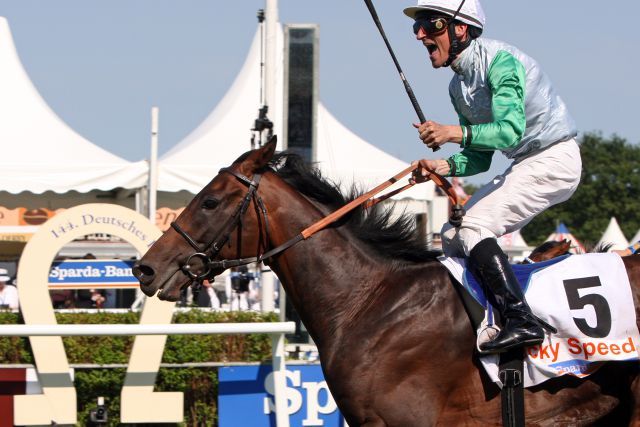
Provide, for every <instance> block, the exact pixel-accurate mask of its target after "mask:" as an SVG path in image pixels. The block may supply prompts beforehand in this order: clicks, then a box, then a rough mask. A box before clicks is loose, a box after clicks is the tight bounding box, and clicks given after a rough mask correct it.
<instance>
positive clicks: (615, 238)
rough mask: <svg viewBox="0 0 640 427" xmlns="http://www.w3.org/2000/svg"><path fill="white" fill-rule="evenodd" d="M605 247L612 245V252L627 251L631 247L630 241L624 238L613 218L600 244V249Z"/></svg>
mask: <svg viewBox="0 0 640 427" xmlns="http://www.w3.org/2000/svg"><path fill="white" fill-rule="evenodd" d="M604 245H612V246H611V249H610V250H621V249H626V248H627V247H628V246H629V241H628V240H627V238H626V237H624V233H622V230H621V229H620V225H619V224H618V221H617V220H616V218H615V217H611V220H609V225H608V226H607V229H606V230H605V232H604V234H603V235H602V237H601V238H600V241H599V242H598V246H599V247H602V246H604Z"/></svg>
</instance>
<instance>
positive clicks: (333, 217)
mask: <svg viewBox="0 0 640 427" xmlns="http://www.w3.org/2000/svg"><path fill="white" fill-rule="evenodd" d="M414 170H415V167H414V166H409V167H407V168H405V169H404V170H402V171H401V172H399V173H397V174H396V175H394V176H393V177H391V178H389V179H388V180H386V181H385V182H383V183H382V184H380V185H378V186H377V187H375V188H373V189H372V190H370V191H369V192H367V193H365V194H363V195H361V196H360V197H358V198H356V199H354V200H352V201H351V202H349V203H347V204H346V205H344V206H343V207H341V208H339V209H338V210H336V211H334V212H332V213H331V214H329V215H327V216H325V217H324V218H322V219H321V220H319V221H317V222H315V223H314V224H312V225H310V226H309V227H307V228H305V229H304V230H302V231H301V232H300V233H299V234H297V235H296V236H294V237H293V238H291V239H289V240H287V241H286V242H285V243H283V244H281V245H279V246H277V247H275V248H273V249H271V250H269V251H266V252H264V253H262V254H258V255H257V256H255V257H249V258H241V257H240V254H241V250H242V247H241V242H242V239H241V238H240V237H241V235H242V219H243V217H244V214H245V213H246V211H247V209H248V208H249V204H250V203H251V201H252V200H253V201H254V205H255V207H256V211H257V213H258V217H260V216H262V217H263V218H264V226H265V233H264V234H265V235H266V241H267V242H268V240H269V238H268V232H269V226H268V225H269V223H268V217H267V210H266V208H265V206H264V203H263V202H262V199H261V198H260V196H259V195H258V193H257V191H258V186H259V185H260V179H261V178H262V174H259V173H256V174H254V176H253V179H250V178H248V177H246V176H244V175H242V174H240V173H238V172H236V171H234V170H233V169H231V168H222V169H220V173H228V174H231V175H233V176H234V177H235V178H236V179H238V180H239V181H240V182H241V183H242V184H244V185H246V186H247V187H248V191H247V194H246V195H245V196H244V198H243V199H242V200H241V201H240V203H239V204H238V207H237V208H236V210H235V212H234V214H233V215H232V216H231V217H230V218H229V219H228V220H227V221H226V223H225V224H224V225H223V227H222V231H221V232H220V234H219V235H218V237H216V238H214V239H213V240H212V241H211V242H209V244H207V245H206V246H204V247H201V246H200V245H199V244H198V243H197V242H196V241H195V239H193V238H192V237H191V236H190V235H189V233H187V232H186V231H185V230H184V229H183V228H182V227H180V226H179V225H178V224H177V223H176V222H172V223H171V227H172V228H173V229H174V230H175V231H176V232H177V233H178V234H180V235H181V236H182V237H183V238H184V239H185V241H186V242H187V243H189V245H190V246H191V247H192V248H193V249H195V251H196V252H194V253H193V254H191V255H189V257H188V258H187V259H186V261H185V262H184V264H182V265H181V266H180V270H181V271H182V272H183V273H184V274H185V275H186V276H188V277H189V278H190V279H192V280H193V281H195V282H197V283H198V284H199V283H201V282H202V281H203V280H205V279H207V278H208V277H209V276H210V274H211V273H212V272H213V271H214V270H216V269H218V268H222V269H223V270H226V269H228V268H231V267H238V266H241V265H248V264H253V263H257V262H262V261H264V260H267V259H269V258H271V257H273V256H275V255H277V254H279V253H281V252H284V251H285V250H287V249H289V248H290V247H291V246H293V245H295V244H296V243H298V242H300V241H302V240H306V239H308V238H309V237H311V236H312V235H313V234H315V233H317V232H318V231H320V230H322V229H324V228H326V227H327V226H328V225H329V224H331V223H333V222H335V221H337V220H338V219H340V218H342V217H343V216H344V215H346V214H347V213H349V212H351V211H352V210H353V209H355V208H357V207H358V206H360V205H363V207H365V208H369V207H371V206H374V205H375V204H377V203H380V202H381V201H383V200H386V199H388V198H389V197H391V196H394V195H396V194H398V193H400V192H402V191H405V190H407V189H409V188H411V187H412V186H413V185H415V183H413V182H412V183H409V184H407V185H405V186H404V187H401V188H398V189H396V190H393V191H390V192H389V193H387V194H384V195H382V196H380V197H378V198H373V196H375V195H376V194H378V193H379V192H381V191H383V190H385V189H386V188H388V187H389V186H391V185H393V184H394V183H396V182H398V181H399V180H400V179H401V178H402V177H403V176H405V175H407V174H408V173H410V172H413V171H414ZM429 178H430V179H431V180H432V181H433V182H434V183H435V184H436V185H437V186H438V187H440V188H441V189H442V190H444V192H445V193H446V194H447V197H448V198H449V200H450V201H451V203H452V205H453V208H452V215H451V217H450V219H449V222H450V223H451V224H452V225H453V226H455V227H459V226H460V223H461V222H462V216H463V215H464V208H463V207H462V205H461V204H460V203H459V202H458V197H457V195H456V193H455V191H454V189H453V187H452V186H451V183H449V181H447V180H446V179H445V178H443V177H442V176H441V175H439V174H437V173H435V172H433V171H431V172H430V175H429ZM258 222H259V223H261V224H262V221H258ZM260 227H261V225H260ZM236 229H237V230H238V245H237V246H238V251H237V253H238V257H237V258H236V259H230V260H229V259H225V260H220V261H215V260H213V259H212V258H215V257H216V256H217V255H218V253H219V252H220V251H221V250H222V248H223V247H224V245H225V244H226V243H227V242H228V241H229V239H230V237H231V234H232V233H233V231H234V230H236ZM261 234H262V233H261ZM260 242H261V243H260V245H259V246H258V252H260V249H261V246H263V244H264V248H265V249H266V243H263V241H262V239H261V240H260ZM209 252H210V253H209ZM194 259H196V260H200V262H201V263H202V266H204V269H203V271H202V272H196V271H193V270H192V265H191V261H192V260H194Z"/></svg>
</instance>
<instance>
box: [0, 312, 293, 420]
mask: <svg viewBox="0 0 640 427" xmlns="http://www.w3.org/2000/svg"><path fill="white" fill-rule="evenodd" d="M293 332H295V323H294V322H274V323H183V324H177V323H172V324H144V325H140V324H107V325H0V336H9V337H33V336H60V337H64V336H115V335H209V334H270V335H271V342H272V351H273V374H274V375H273V379H274V380H273V381H274V385H273V386H274V387H273V389H274V392H275V393H274V394H275V395H274V399H275V406H276V425H277V426H278V427H289V418H288V415H287V398H286V396H285V388H286V382H285V381H286V379H285V378H286V377H285V370H286V366H285V350H284V334H289V333H293Z"/></svg>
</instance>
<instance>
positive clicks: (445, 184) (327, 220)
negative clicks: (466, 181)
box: [300, 166, 458, 239]
mask: <svg viewBox="0 0 640 427" xmlns="http://www.w3.org/2000/svg"><path fill="white" fill-rule="evenodd" d="M414 170H415V167H414V166H408V167H407V168H405V169H404V170H402V171H401V172H398V173H397V174H396V175H394V176H392V177H391V178H389V179H388V180H386V181H385V182H383V183H382V184H380V185H378V186H377V187H375V188H374V189H372V190H370V191H368V192H367V193H365V194H363V195H362V196H360V197H358V198H356V199H354V200H352V201H351V202H349V203H347V204H346V205H344V206H343V207H341V208H340V209H338V210H336V211H334V212H332V213H330V214H329V215H327V216H326V217H324V218H322V219H321V220H320V221H318V222H316V223H314V224H312V225H310V226H309V227H307V228H305V229H304V230H302V232H301V233H300V234H301V235H302V237H303V238H304V239H307V238H309V237H310V236H311V235H312V234H315V233H316V232H318V231H320V230H322V229H323V228H325V227H326V226H327V225H329V224H331V223H333V222H334V221H337V220H338V219H340V218H342V217H343V216H344V215H346V214H347V213H349V212H351V211H352V210H353V209H355V208H357V207H358V206H360V205H364V207H366V208H368V207H371V206H373V205H375V204H376V203H379V202H381V201H383V200H386V199H388V198H389V197H391V196H394V195H396V194H398V193H400V192H402V191H404V190H407V189H409V188H411V187H413V186H414V185H415V184H407V185H405V186H404V187H402V188H398V189H396V190H393V191H390V192H389V193H387V194H385V195H383V196H380V197H379V198H373V199H372V197H373V196H375V195H376V194H378V193H379V192H381V191H383V190H385V189H386V188H388V187H389V186H391V185H393V184H395V183H396V182H398V181H399V180H400V178H402V177H403V176H405V175H407V174H408V173H410V172H413V171H414ZM429 178H430V179H431V180H432V181H433V182H434V183H435V184H436V185H437V186H438V187H440V188H442V190H444V192H445V193H447V196H448V197H449V200H450V201H451V203H453V205H454V206H455V205H458V196H457V195H456V192H455V191H454V190H453V187H452V185H451V183H450V182H449V181H447V180H446V179H445V178H443V177H442V176H441V175H439V174H437V173H435V172H434V171H430V172H429ZM370 199H371V200H370Z"/></svg>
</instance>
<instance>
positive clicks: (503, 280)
mask: <svg viewBox="0 0 640 427" xmlns="http://www.w3.org/2000/svg"><path fill="white" fill-rule="evenodd" d="M469 267H470V268H471V271H472V272H473V273H474V274H475V275H476V277H477V278H478V279H480V281H481V282H482V284H483V285H484V287H485V292H486V293H487V298H488V299H489V301H491V304H492V305H493V306H494V307H496V308H497V309H498V311H499V312H500V315H501V317H502V329H501V330H500V333H498V336H496V338H495V339H493V340H492V341H489V342H486V343H483V344H481V345H480V352H481V353H502V352H505V351H508V350H511V349H512V348H517V347H526V346H531V345H536V344H540V343H542V341H543V340H544V331H543V329H542V328H541V327H540V323H539V319H537V318H536V317H535V316H534V315H533V313H532V312H531V308H529V305H528V304H527V302H526V301H525V299H524V294H523V293H522V290H521V289H520V285H519V284H518V280H517V279H516V276H515V274H514V273H513V269H512V268H511V265H510V264H509V259H508V258H507V256H506V255H505V253H504V252H503V251H502V249H500V246H498V242H497V241H496V240H495V239H484V240H483V241H481V242H480V243H478V244H477V245H476V246H475V247H474V248H473V249H472V250H471V254H470V256H469Z"/></svg>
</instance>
